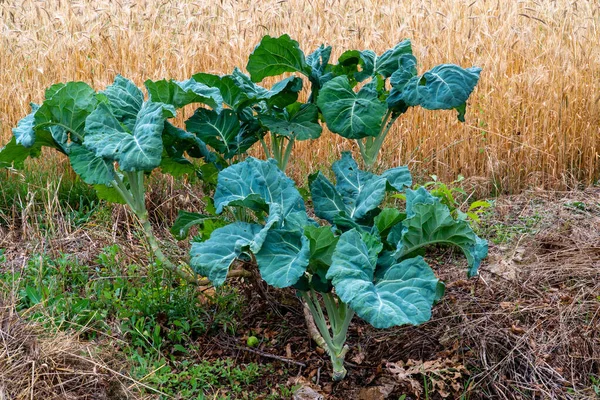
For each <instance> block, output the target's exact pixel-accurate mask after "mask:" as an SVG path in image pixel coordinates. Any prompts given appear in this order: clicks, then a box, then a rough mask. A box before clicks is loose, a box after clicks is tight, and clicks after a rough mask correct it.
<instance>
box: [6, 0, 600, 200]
mask: <svg viewBox="0 0 600 400" xmlns="http://www.w3.org/2000/svg"><path fill="white" fill-rule="evenodd" d="M599 7H600V5H599V4H598V3H597V2H594V1H572V0H554V1H549V0H539V1H500V0H494V1H485V0H479V1H478V0H473V1H471V2H467V1H462V0H447V1H446V0H430V1H425V0H421V1H381V0H352V1H349V0H340V1H334V0H329V1H314V0H313V1H305V0H288V1H285V0H284V1H281V0H265V1H248V0H241V1H232V0H223V1H214V2H213V1H210V2H209V1H190V0H185V1H126V0H121V1H119V0H114V1H112V0H99V1H96V0H94V1H64V0H62V1H55V2H47V1H31V0H27V1H16V0H8V1H3V2H0V122H1V127H0V128H1V130H0V139H1V142H5V141H6V140H7V139H8V137H9V134H10V128H11V127H12V126H14V125H15V124H16V122H17V121H18V120H19V119H20V118H22V117H23V116H24V115H25V114H26V113H27V112H28V103H29V102H30V101H37V102H39V101H40V100H41V99H42V97H43V93H44V89H45V88H46V87H47V86H49V85H50V84H52V83H55V82H59V81H67V80H83V81H86V82H88V83H90V84H92V85H93V86H95V87H96V88H103V87H104V86H105V85H107V84H109V83H110V82H111V80H112V79H113V78H114V76H115V74H117V73H121V74H123V75H126V76H128V77H130V78H132V79H134V80H135V81H136V82H137V83H138V84H142V81H143V80H144V79H145V78H151V79H159V78H163V77H173V78H179V79H184V78H188V77H190V75H191V74H192V73H195V72H198V71H208V72H213V73H227V72H229V71H231V70H232V68H233V67H235V66H239V67H244V66H245V61H246V60H247V56H248V55H249V54H250V52H251V51H252V49H253V47H254V46H255V45H256V44H257V43H258V41H259V40H260V38H261V37H262V36H263V35H264V34H270V35H279V34H282V33H289V34H290V35H291V36H292V37H294V38H296V39H297V40H298V41H299V42H300V43H301V46H302V47H303V48H304V49H305V50H307V51H309V50H312V49H314V48H315V47H316V46H317V45H318V44H320V43H322V42H325V43H328V44H331V45H332V46H333V47H334V59H335V57H337V56H338V55H339V54H340V52H341V51H342V50H343V49H348V48H358V49H364V48H370V49H374V50H376V51H378V52H381V51H383V50H385V49H387V48H389V47H390V46H392V45H393V44H395V43H396V42H398V41H399V40H400V39H403V38H410V39H412V40H413V43H414V51H415V53H416V56H417V58H418V59H419V60H420V62H421V65H420V69H421V70H423V69H426V68H429V67H431V66H433V65H435V64H438V63H442V62H451V63H456V64H459V65H461V66H464V67H467V66H471V65H478V66H481V67H482V68H483V70H484V72H483V74H482V76H481V82H480V84H479V86H478V88H477V90H476V91H475V93H474V94H473V96H472V100H471V101H470V107H469V111H468V115H467V123H466V124H459V123H457V122H456V119H455V115H454V113H453V112H442V113H440V112H430V111H425V110H420V109H417V110H411V111H410V112H409V113H408V114H407V115H406V116H405V117H404V118H403V119H402V120H401V123H399V124H398V126H397V128H396V129H395V130H394V131H393V134H392V135H391V136H390V137H389V138H388V139H387V145H386V146H384V154H383V157H382V161H383V162H384V164H386V165H396V164H400V163H402V164H406V163H409V164H411V166H412V168H413V170H415V171H419V172H418V174H434V173H435V174H437V175H438V176H440V177H441V178H443V179H445V180H451V179H453V178H455V177H456V175H457V174H459V173H460V174H463V175H465V176H468V177H479V178H482V177H483V178H485V181H486V182H489V186H488V188H489V189H493V190H501V191H518V190H521V189H523V188H526V187H530V186H543V187H546V188H565V187H572V186H573V185H575V184H577V183H578V182H583V183H586V184H589V183H592V182H594V181H595V180H596V179H598V175H599V164H600V159H599V154H598V153H599V146H600V110H599V103H598V99H599V98H600V46H598V43H600V31H599V26H598V25H599V23H600V9H599ZM350 146H351V143H349V142H347V141H344V140H340V139H338V138H335V137H333V136H331V135H329V134H325V135H324V136H323V138H322V139H321V140H319V142H318V145H316V146H315V145H314V144H309V143H306V144H301V145H299V146H298V147H297V148H296V150H295V157H296V159H299V160H300V162H298V163H295V165H294V167H293V168H294V170H293V171H292V172H293V173H294V175H295V176H296V177H297V178H300V179H301V178H302V175H303V174H304V173H305V172H306V171H307V170H311V169H314V168H317V167H318V166H319V165H321V164H322V163H324V162H326V161H330V160H331V159H332V158H333V157H334V156H336V155H337V153H338V152H339V151H340V150H342V149H345V148H349V147H350Z"/></svg>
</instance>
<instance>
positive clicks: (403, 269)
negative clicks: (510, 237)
mask: <svg viewBox="0 0 600 400" xmlns="http://www.w3.org/2000/svg"><path fill="white" fill-rule="evenodd" d="M332 169H333V174H334V175H335V178H336V183H335V184H334V183H333V182H331V181H330V180H329V179H327V177H326V176H325V175H323V174H322V173H321V172H317V173H315V174H313V175H311V176H310V178H309V186H310V192H311V195H312V203H313V207H314V214H315V215H316V218H311V217H309V216H308V214H307V211H306V206H305V203H304V200H303V198H302V196H301V195H300V193H299V191H298V189H297V188H296V186H295V184H294V182H293V181H292V180H291V179H290V178H288V177H287V176H286V175H285V174H284V173H283V172H282V171H281V170H280V169H279V168H278V166H277V162H276V161H275V160H268V161H261V160H257V159H255V158H252V157H250V158H248V159H246V160H245V161H243V162H240V163H238V164H235V165H232V166H230V167H228V168H225V169H224V170H222V171H221V172H220V174H219V176H218V183H217V188H216V192H215V196H214V202H215V206H216V211H217V213H222V212H223V211H224V210H226V209H235V208H242V209H244V210H246V211H247V215H251V216H252V217H253V218H252V220H251V221H249V222H242V221H236V222H232V223H230V224H228V225H226V226H223V227H220V228H218V229H216V230H214V231H213V232H212V235H211V236H210V238H209V239H207V240H204V241H197V242H193V243H192V247H191V250H190V256H191V266H192V267H193V268H194V270H195V271H196V272H198V273H199V274H200V275H203V276H207V277H208V278H209V279H210V280H211V281H212V283H213V284H214V285H217V286H218V285H222V284H223V283H224V282H225V280H226V277H227V274H228V271H229V269H230V268H231V266H232V265H233V264H234V263H235V261H236V260H243V261H244V262H250V263H254V264H256V266H257V268H258V271H259V272H260V275H261V277H262V279H263V280H264V281H265V282H266V283H267V284H269V285H272V286H274V287H276V288H286V287H293V288H295V289H297V292H298V295H299V296H300V297H301V298H302V299H303V301H304V302H305V304H306V306H307V307H308V309H309V311H310V314H311V315H312V318H313V319H314V323H315V325H316V332H312V334H313V337H314V339H315V340H316V342H317V343H318V344H319V345H320V346H322V347H323V348H324V349H325V350H326V351H327V353H328V354H329V356H330V358H331V361H332V365H333V378H334V379H335V380H341V379H343V378H344V376H345V375H346V369H345V367H344V357H345V355H346V353H347V352H348V347H347V345H346V343H345V342H346V336H347V332H348V328H349V326H350V323H351V321H352V319H353V317H354V315H355V314H356V315H357V316H358V317H360V318H362V319H363V320H365V321H367V322H368V323H369V324H371V325H372V326H374V327H375V328H389V327H392V326H399V325H405V324H410V325H418V324H420V323H423V322H425V321H427V320H429V319H430V318H431V309H432V306H433V304H434V303H435V302H436V301H437V300H439V299H440V298H441V296H442V295H443V293H444V285H443V283H442V282H440V281H439V279H438V278H437V277H436V274H435V272H434V271H433V270H432V269H431V267H430V266H429V265H428V264H427V262H426V261H425V259H424V258H423V257H422V256H423V254H424V250H425V249H426V248H427V247H429V246H432V245H452V246H456V247H458V248H459V249H460V250H461V251H462V252H463V253H464V254H465V256H466V258H467V262H468V274H469V276H473V275H475V274H476V273H477V269H478V267H479V265H480V263H481V260H482V259H483V258H484V257H486V255H487V242H486V241H485V240H483V239H481V238H479V237H478V236H477V235H476V234H475V233H474V232H473V230H472V229H471V228H470V226H469V224H468V223H467V222H466V221H462V220H456V219H454V218H453V217H452V215H451V213H450V211H449V210H448V207H447V206H446V205H444V204H442V203H441V202H440V201H439V199H438V198H437V197H434V196H432V195H431V194H429V192H428V191H427V190H426V189H424V188H420V189H418V190H415V191H413V190H410V189H408V187H410V186H411V184H412V179H411V175H410V173H409V171H408V169H407V168H406V167H397V168H392V169H389V170H386V171H384V172H383V173H381V174H379V175H377V174H374V173H371V172H368V171H363V170H360V169H359V167H358V165H357V163H356V162H355V161H354V159H353V158H352V156H351V155H350V153H343V154H342V158H341V159H340V160H339V161H336V162H335V163H334V164H333V166H332ZM390 192H405V194H406V207H405V209H403V210H400V209H398V208H396V207H387V206H385V199H386V195H387V193H390Z"/></svg>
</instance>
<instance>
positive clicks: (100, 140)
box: [84, 101, 175, 171]
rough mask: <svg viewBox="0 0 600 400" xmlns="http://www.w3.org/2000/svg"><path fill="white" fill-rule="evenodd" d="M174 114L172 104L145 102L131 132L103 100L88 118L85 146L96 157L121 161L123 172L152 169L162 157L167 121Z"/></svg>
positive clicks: (120, 166)
mask: <svg viewBox="0 0 600 400" xmlns="http://www.w3.org/2000/svg"><path fill="white" fill-rule="evenodd" d="M113 107H114V105H113ZM174 116H175V109H174V108H173V106H171V105H167V104H164V103H155V102H152V101H146V102H144V104H143V105H142V107H141V109H140V110H139V112H138V117H137V120H136V121H135V125H134V126H133V130H132V131H129V130H128V129H127V127H126V126H125V125H124V124H121V123H120V122H119V120H118V119H117V117H116V116H115V114H113V112H112V109H111V107H109V106H108V105H107V104H105V103H101V104H100V105H98V107H97V108H96V109H95V110H94V112H92V113H91V114H90V115H89V116H88V118H87V121H86V128H85V129H86V136H85V140H84V145H85V146H86V147H87V148H89V149H90V150H92V151H94V153H95V154H96V156H98V157H102V158H104V159H107V160H112V161H116V162H118V163H119V168H120V169H121V170H123V171H151V170H153V169H154V168H156V167H158V166H159V165H160V162H161V159H162V154H163V143H162V133H163V129H164V125H165V121H166V120H167V119H168V118H172V117H174Z"/></svg>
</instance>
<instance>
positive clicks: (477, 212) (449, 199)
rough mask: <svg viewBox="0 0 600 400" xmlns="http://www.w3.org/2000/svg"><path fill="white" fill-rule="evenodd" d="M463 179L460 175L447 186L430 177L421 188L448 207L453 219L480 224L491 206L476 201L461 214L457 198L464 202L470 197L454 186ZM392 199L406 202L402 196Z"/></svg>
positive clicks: (435, 176) (483, 201)
mask: <svg viewBox="0 0 600 400" xmlns="http://www.w3.org/2000/svg"><path fill="white" fill-rule="evenodd" d="M464 179H465V178H464V177H463V176H462V175H459V176H458V179H456V180H454V181H452V183H451V186H448V185H446V184H445V183H444V182H442V181H440V180H439V179H438V177H437V175H431V181H429V182H426V183H424V184H423V187H425V188H427V189H429V193H431V194H432V195H433V196H435V197H437V198H439V199H440V201H441V202H442V204H444V205H445V206H446V207H448V209H449V210H450V213H451V214H452V216H453V217H454V218H456V219H460V220H466V219H469V220H471V221H472V222H475V223H479V222H481V215H482V214H483V213H484V212H485V211H486V210H487V209H489V208H490V207H491V206H492V204H491V203H490V202H489V201H485V200H476V201H473V202H471V203H470V204H469V207H468V208H467V210H466V211H465V212H463V211H462V210H461V207H462V204H461V203H460V201H459V200H458V198H457V197H458V196H462V197H463V199H466V200H465V202H466V201H468V198H469V197H470V196H469V195H467V193H466V192H465V191H464V190H463V189H462V188H460V187H458V186H456V185H458V184H459V183H460V182H462V181H463V180H464ZM394 197H396V198H400V199H404V200H406V196H405V195H404V194H397V195H394Z"/></svg>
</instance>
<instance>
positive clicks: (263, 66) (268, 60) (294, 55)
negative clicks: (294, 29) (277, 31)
mask: <svg viewBox="0 0 600 400" xmlns="http://www.w3.org/2000/svg"><path fill="white" fill-rule="evenodd" d="M246 69H247V70H248V72H249V73H250V76H251V77H252V81H254V82H260V81H262V80H263V79H264V78H266V77H268V76H276V75H281V74H282V73H284V72H300V73H303V74H305V75H307V76H309V75H310V72H311V68H310V66H309V65H308V64H307V63H306V59H305V57H304V53H303V52H302V50H301V49H300V45H299V44H298V42H297V41H295V40H293V39H291V38H290V37H289V36H288V35H282V36H280V37H277V38H276V37H271V36H269V35H266V36H264V37H263V38H262V40H261V41H260V43H259V44H258V46H256V48H255V49H254V51H253V52H252V54H250V57H249V58H248V65H247V66H246Z"/></svg>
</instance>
